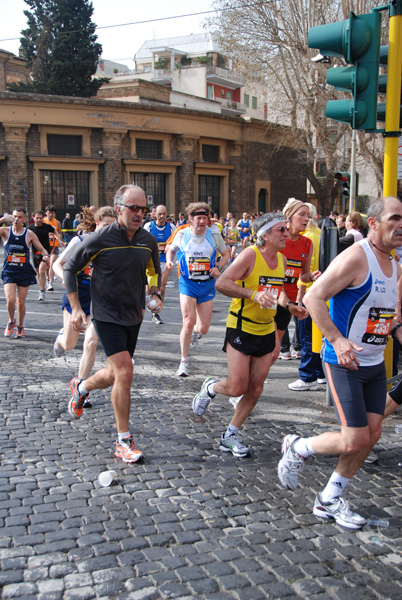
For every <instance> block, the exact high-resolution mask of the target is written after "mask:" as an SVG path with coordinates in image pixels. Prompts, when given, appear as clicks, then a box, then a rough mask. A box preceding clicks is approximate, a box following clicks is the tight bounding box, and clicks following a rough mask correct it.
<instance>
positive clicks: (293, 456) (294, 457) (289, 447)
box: [278, 435, 306, 490]
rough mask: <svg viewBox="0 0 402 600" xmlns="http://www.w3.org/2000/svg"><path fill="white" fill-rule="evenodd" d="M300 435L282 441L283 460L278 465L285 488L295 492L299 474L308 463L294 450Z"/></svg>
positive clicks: (286, 437)
mask: <svg viewBox="0 0 402 600" xmlns="http://www.w3.org/2000/svg"><path fill="white" fill-rule="evenodd" d="M298 439H300V436H299V435H286V436H285V437H284V438H283V440H282V458H281V460H280V461H279V463H278V477H279V481H280V482H281V484H282V485H283V487H285V488H287V489H288V490H295V489H296V488H297V484H298V482H299V473H300V472H301V471H302V469H303V467H304V463H305V461H306V459H305V458H303V456H300V454H298V453H297V452H296V451H295V450H294V449H293V445H294V443H295V441H296V440H298Z"/></svg>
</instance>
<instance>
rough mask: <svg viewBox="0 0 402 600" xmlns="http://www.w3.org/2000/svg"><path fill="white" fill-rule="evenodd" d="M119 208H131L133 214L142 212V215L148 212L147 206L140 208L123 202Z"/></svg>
mask: <svg viewBox="0 0 402 600" xmlns="http://www.w3.org/2000/svg"><path fill="white" fill-rule="evenodd" d="M119 206H124V208H129V209H130V210H132V211H133V212H139V211H141V212H142V214H144V213H146V212H147V207H146V206H138V205H137V204H123V203H122V202H121V203H120V204H119Z"/></svg>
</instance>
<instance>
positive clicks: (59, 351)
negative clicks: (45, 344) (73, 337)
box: [53, 329, 66, 358]
mask: <svg viewBox="0 0 402 600" xmlns="http://www.w3.org/2000/svg"><path fill="white" fill-rule="evenodd" d="M63 331H64V329H60V331H59V333H58V334H57V337H56V339H55V341H54V344H53V353H54V355H55V357H56V358H61V357H62V356H64V355H65V353H66V351H65V349H64V348H63V346H62V345H61V344H60V343H59V337H60V336H61V335H63Z"/></svg>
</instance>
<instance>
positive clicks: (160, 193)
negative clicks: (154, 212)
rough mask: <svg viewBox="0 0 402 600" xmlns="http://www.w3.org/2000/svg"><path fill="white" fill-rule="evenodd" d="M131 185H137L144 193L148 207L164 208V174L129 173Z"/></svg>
mask: <svg viewBox="0 0 402 600" xmlns="http://www.w3.org/2000/svg"><path fill="white" fill-rule="evenodd" d="M130 178H131V183H132V184H134V185H139V186H140V187H141V188H142V189H143V190H144V192H145V195H146V196H147V198H148V200H149V197H150V196H151V197H152V201H151V202H149V201H148V205H149V206H152V205H153V206H157V205H158V204H164V205H165V206H166V175H165V174H164V173H130Z"/></svg>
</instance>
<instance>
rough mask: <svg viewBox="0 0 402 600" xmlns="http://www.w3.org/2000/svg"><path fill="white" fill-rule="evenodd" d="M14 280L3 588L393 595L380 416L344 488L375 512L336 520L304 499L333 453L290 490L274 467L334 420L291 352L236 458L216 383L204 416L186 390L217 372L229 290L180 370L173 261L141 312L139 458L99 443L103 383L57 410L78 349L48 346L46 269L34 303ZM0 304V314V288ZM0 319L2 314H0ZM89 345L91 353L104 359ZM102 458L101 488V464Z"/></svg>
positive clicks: (63, 592)
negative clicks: (228, 450)
mask: <svg viewBox="0 0 402 600" xmlns="http://www.w3.org/2000/svg"><path fill="white" fill-rule="evenodd" d="M37 296H38V290H37V288H34V287H32V288H31V289H30V291H29V294H28V303H27V316H26V321H25V328H26V338H25V339H23V340H15V339H6V338H4V337H1V338H0V359H1V362H0V423H1V430H0V453H1V458H2V466H1V470H0V567H1V571H0V584H2V585H3V586H4V587H3V589H2V598H23V599H24V600H26V599H30V598H35V599H40V600H58V599H63V600H64V599H65V600H70V599H76V598H77V599H80V600H81V599H86V598H97V599H106V598H107V599H115V598H116V599H119V600H120V599H123V600H124V599H126V598H127V599H133V600H145V599H165V598H179V599H182V600H189V599H200V600H226V599H232V598H234V599H237V600H242V599H244V600H253V599H259V598H279V599H283V598H287V599H296V598H308V599H312V600H314V599H316V598H320V599H321V600H326V599H327V598H330V599H332V598H334V599H339V600H346V599H349V598H351V599H353V600H357V599H360V598H361V599H363V598H366V599H371V598H373V599H374V598H375V599H377V598H381V599H384V598H391V599H393V600H397V599H400V598H402V553H401V542H402V534H401V516H402V487H401V481H400V475H401V469H400V468H399V467H398V463H399V462H400V461H402V456H401V454H402V453H401V450H400V435H398V434H396V433H395V424H396V423H398V422H399V421H400V417H399V416H398V415H393V416H392V417H391V418H390V419H388V420H387V421H386V422H385V425H384V434H383V436H382V438H381V440H380V443H379V445H378V447H377V452H378V455H379V462H378V463H376V464H374V465H369V466H364V467H363V468H362V469H361V470H360V472H359V473H358V475H357V476H356V477H355V478H354V479H353V480H352V481H351V483H350V484H349V486H348V488H347V490H346V493H345V496H346V497H347V498H348V499H349V500H350V502H351V505H352V507H353V509H355V510H357V511H358V512H361V513H362V514H364V515H365V516H367V517H369V516H371V515H376V516H379V517H386V518H387V519H388V520H389V527H387V528H384V529H381V530H378V531H377V530H376V529H374V530H373V528H369V527H367V526H366V527H365V528H364V529H363V530H362V531H360V532H356V533H355V532H350V531H346V530H344V529H342V528H341V527H339V526H337V525H336V524H334V523H332V522H326V521H321V520H319V519H318V518H316V517H315V516H314V515H313V514H312V506H313V503H314V497H315V495H316V494H317V492H318V491H319V490H321V489H322V487H323V485H324V484H325V482H326V480H327V478H328V477H329V475H330V473H331V472H332V470H333V468H334V466H335V459H334V458H333V457H315V458H314V459H311V460H309V461H308V462H307V464H306V466H305V469H304V471H303V473H302V474H301V477H300V487H299V488H298V489H297V490H296V491H295V492H290V491H287V490H284V489H283V488H282V487H281V485H280V483H279V482H278V479H277V473H276V468H277V462H278V460H279V458H280V441H281V438H282V436H283V435H284V434H285V433H287V432H291V433H294V432H297V433H300V434H301V435H314V434H316V433H319V432H321V431H325V430H328V429H331V428H333V427H336V426H337V425H336V420H335V417H334V413H333V409H332V408H331V407H327V406H326V394H325V389H324V388H322V389H321V390H320V391H317V392H311V393H309V392H298V393H297V392H291V391H290V390H289V389H288V384H289V383H290V382H291V381H294V380H295V379H297V377H298V373H297V367H298V361H290V362H283V361H278V362H277V363H276V364H275V365H274V367H273V368H272V370H271V372H270V374H269V377H268V379H267V381H266V383H265V387H264V392H263V395H262V397H261V399H260V401H259V403H258V405H257V407H256V409H255V410H254V412H253V414H252V416H251V417H250V418H249V420H248V421H247V423H246V424H245V426H244V427H243V429H242V437H243V439H244V441H245V442H246V443H247V444H248V445H249V446H250V448H251V451H252V452H251V457H250V458H247V459H243V460H241V459H235V458H234V457H233V456H232V455H230V456H229V455H227V454H225V453H222V452H220V450H219V437H220V434H221V433H222V431H224V429H225V428H226V426H227V424H228V423H229V421H230V419H231V415H232V414H233V409H232V407H231V405H230V404H229V403H228V401H227V399H226V398H222V397H217V398H216V399H215V400H214V401H213V402H212V403H211V405H210V407H209V408H208V410H207V412H206V413H205V415H204V416H203V417H195V416H194V414H193V413H192V411H191V401H192V398H193V397H194V395H195V393H197V392H198V390H199V388H200V386H201V383H202V381H203V379H204V378H205V377H206V376H210V375H211V376H214V377H217V378H218V377H222V376H224V375H225V372H226V355H225V354H224V353H223V352H222V351H221V347H222V342H223V337H224V328H225V317H226V312H227V308H228V304H229V300H228V299H227V298H225V297H223V296H220V295H218V296H217V298H216V300H215V303H214V312H213V318H212V325H211V329H210V332H209V334H208V335H207V336H206V337H204V338H202V339H201V340H200V343H199V347H198V349H197V350H196V351H192V352H191V358H190V377H188V378H187V379H184V380H183V379H178V378H177V377H176V375H175V371H176V369H177V366H178V362H179V359H180V352H179V331H180V326H181V318H180V310H179V304H178V291H177V281H176V278H175V277H174V276H173V275H171V286H170V287H169V288H168V292H167V298H166V303H165V308H164V310H163V313H162V318H163V320H164V322H165V323H164V324H163V325H160V326H157V325H155V324H154V323H152V322H151V319H150V314H149V313H146V316H145V321H144V323H143V325H142V327H141V331H140V337H139V341H138V346H137V351H136V355H135V374H134V382H133V386H132V413H131V421H132V430H133V432H134V436H135V440H136V443H137V445H138V447H139V448H141V450H143V452H144V455H145V459H144V461H143V462H141V463H137V464H135V465H125V464H123V463H121V462H118V461H117V460H116V459H115V458H114V455H113V444H114V436H115V427H114V419H113V414H112V409H111V405H110V401H109V395H110V393H109V391H108V390H105V391H103V392H97V393H95V394H93V399H94V405H93V408H92V409H88V410H86V411H84V415H83V417H82V418H81V419H79V420H76V421H73V420H72V419H71V418H70V416H69V415H68V413H67V403H68V400H69V395H70V394H69V381H70V379H71V377H72V376H73V375H75V374H76V373H77V365H78V361H79V358H80V347H81V345H82V342H81V341H80V342H79V348H77V349H76V350H74V351H71V352H70V353H68V355H67V356H66V357H63V358H61V359H56V358H55V357H54V356H53V353H52V345H53V341H54V338H55V336H56V334H57V332H58V330H59V328H60V327H61V323H62V319H61V306H60V304H61V303H60V301H61V296H62V288H61V285H60V282H56V289H55V291H54V292H48V293H46V301H45V302H43V303H42V302H38V301H37ZM0 316H1V320H2V324H3V325H5V323H6V320H7V315H6V310H5V301H4V294H3V292H2V290H1V289H0ZM3 325H2V326H3ZM104 362H105V359H104V355H103V353H102V350H99V351H98V354H97V360H96V367H100V366H102V365H103V364H104ZM107 468H113V469H115V470H116V472H117V479H116V482H115V484H114V485H112V486H110V487H108V488H101V487H100V486H99V483H98V481H97V479H98V475H99V473H100V472H101V471H104V470H105V469H107Z"/></svg>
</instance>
